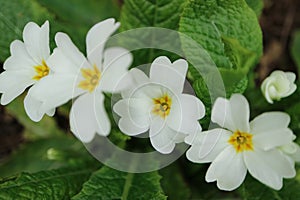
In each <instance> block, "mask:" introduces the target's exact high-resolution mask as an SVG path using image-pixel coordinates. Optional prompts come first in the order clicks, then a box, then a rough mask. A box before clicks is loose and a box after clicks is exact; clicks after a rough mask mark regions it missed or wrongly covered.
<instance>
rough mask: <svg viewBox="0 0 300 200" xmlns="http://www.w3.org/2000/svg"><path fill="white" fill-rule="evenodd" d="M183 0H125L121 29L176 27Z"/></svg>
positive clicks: (174, 28)
mask: <svg viewBox="0 0 300 200" xmlns="http://www.w3.org/2000/svg"><path fill="white" fill-rule="evenodd" d="M184 2H185V0H160V1H156V0H126V1H125V3H124V6H123V8H122V13H121V24H122V30H130V29H133V28H140V27H163V28H169V29H173V30H176V29H178V23H179V17H180V14H181V11H182V9H183V6H184Z"/></svg>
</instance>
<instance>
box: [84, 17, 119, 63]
mask: <svg viewBox="0 0 300 200" xmlns="http://www.w3.org/2000/svg"><path fill="white" fill-rule="evenodd" d="M119 26H120V23H119V22H117V23H115V19H113V18H110V19H106V20H104V21H101V22H99V23H98V24H96V25H94V26H93V27H92V28H91V29H90V30H89V32H88V33H87V36H86V51H87V57H88V60H89V61H90V62H91V64H92V65H94V64H95V65H97V66H98V67H100V66H102V54H103V48H104V45H105V43H106V41H107V40H108V38H109V37H110V36H111V35H112V34H113V33H114V32H115V31H116V30H117V29H118V28H119Z"/></svg>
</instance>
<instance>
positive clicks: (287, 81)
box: [261, 70, 297, 103]
mask: <svg viewBox="0 0 300 200" xmlns="http://www.w3.org/2000/svg"><path fill="white" fill-rule="evenodd" d="M295 80H296V75H295V74H294V73H293V72H283V71H279V70H276V71H274V72H272V73H271V75H270V76H268V77H267V78H266V79H265V80H264V81H263V83H262V85H261V91H262V93H263V95H264V97H265V98H266V100H267V101H268V102H269V103H273V100H277V101H279V100H280V99H281V98H283V97H287V96H289V95H291V94H292V93H294V92H295V91H296V89H297V86H296V84H295V83H294V82H295Z"/></svg>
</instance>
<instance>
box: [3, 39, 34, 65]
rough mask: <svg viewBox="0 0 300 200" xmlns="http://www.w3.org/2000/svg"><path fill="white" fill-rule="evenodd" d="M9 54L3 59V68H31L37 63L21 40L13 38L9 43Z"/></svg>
mask: <svg viewBox="0 0 300 200" xmlns="http://www.w3.org/2000/svg"><path fill="white" fill-rule="evenodd" d="M10 52H11V56H10V57H9V58H8V59H6V60H5V62H4V64H3V69H5V70H32V71H34V69H33V66H35V65H37V64H38V63H36V62H35V61H34V60H33V59H32V57H31V56H30V55H29V54H28V52H27V49H26V47H25V45H24V43H23V42H21V41H20V40H15V41H13V42H12V43H11V45H10Z"/></svg>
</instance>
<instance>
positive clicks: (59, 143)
mask: <svg viewBox="0 0 300 200" xmlns="http://www.w3.org/2000/svg"><path fill="white" fill-rule="evenodd" d="M87 164H90V165H92V164H97V165H98V162H97V161H95V160H94V159H93V158H92V157H91V156H90V154H89V153H88V152H87V151H86V149H85V147H84V146H83V145H82V143H81V142H79V141H77V140H76V139H74V138H72V137H54V138H49V139H40V140H37V141H33V142H27V143H25V144H24V145H23V146H21V147H20V149H18V150H17V151H15V152H14V153H13V154H12V155H11V156H10V157H9V158H8V159H7V160H5V161H4V162H3V163H2V164H1V165H0V177H8V176H12V175H15V174H18V173H21V172H22V171H25V172H30V173H35V172H38V171H41V170H49V169H56V168H59V167H63V166H75V165H87Z"/></svg>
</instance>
